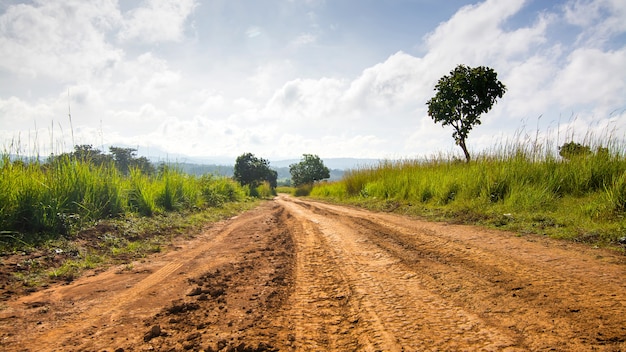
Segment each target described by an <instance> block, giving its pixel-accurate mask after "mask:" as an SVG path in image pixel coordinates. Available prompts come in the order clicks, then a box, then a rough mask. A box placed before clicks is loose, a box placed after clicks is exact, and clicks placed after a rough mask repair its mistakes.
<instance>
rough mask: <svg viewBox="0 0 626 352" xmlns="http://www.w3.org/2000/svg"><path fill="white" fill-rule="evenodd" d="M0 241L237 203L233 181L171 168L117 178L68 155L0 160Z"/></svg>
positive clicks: (238, 190) (241, 194)
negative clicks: (44, 159)
mask: <svg viewBox="0 0 626 352" xmlns="http://www.w3.org/2000/svg"><path fill="white" fill-rule="evenodd" d="M0 189H1V190H2V192H0V242H2V243H7V242H12V241H26V242H33V241H37V240H38V239H43V238H47V237H52V238H54V237H57V236H60V235H68V234H71V233H73V232H74V230H76V229H78V228H80V227H82V226H84V225H86V224H89V223H93V222H95V221H97V220H100V219H106V218H112V217H118V216H121V215H123V214H126V213H136V214H139V215H143V216H152V215H155V214H160V213H164V212H171V211H187V210H192V211H193V210H200V209H204V208H207V207H216V206H221V205H222V204H224V203H226V202H234V201H241V200H244V199H245V196H246V193H245V191H244V190H243V189H242V187H241V186H239V185H238V184H237V183H236V182H234V181H232V180H229V179H225V178H217V177H213V176H208V175H207V176H203V177H196V176H190V175H186V174H183V173H182V172H180V171H177V170H175V169H165V170H164V171H162V172H161V173H159V174H158V175H146V174H143V173H142V172H141V170H139V169H133V170H131V172H130V175H129V176H124V175H122V174H121V173H120V172H119V171H118V170H117V169H116V168H115V167H114V165H113V164H103V165H94V164H92V163H89V162H87V161H84V160H78V159H76V158H71V157H69V156H65V157H59V158H55V159H54V161H52V162H50V163H42V162H37V161H35V162H24V161H20V160H11V159H10V158H9V156H8V154H4V155H3V156H2V157H1V158H0Z"/></svg>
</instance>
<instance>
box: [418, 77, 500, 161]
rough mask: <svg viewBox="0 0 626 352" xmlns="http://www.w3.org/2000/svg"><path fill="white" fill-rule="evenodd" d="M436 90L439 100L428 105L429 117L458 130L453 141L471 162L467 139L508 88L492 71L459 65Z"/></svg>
mask: <svg viewBox="0 0 626 352" xmlns="http://www.w3.org/2000/svg"><path fill="white" fill-rule="evenodd" d="M435 90H436V91H437V93H436V94H435V96H434V97H432V98H431V99H430V100H429V101H428V102H427V103H426V105H428V115H429V116H430V117H432V119H433V120H435V122H440V123H441V124H442V125H443V126H446V125H451V126H452V127H453V128H454V132H453V133H452V138H454V141H455V142H456V144H457V145H459V146H460V147H461V149H463V153H464V154H465V160H466V161H467V162H469V161H470V154H469V152H468V151H467V144H466V139H467V136H468V134H469V132H470V131H471V130H472V128H473V127H474V125H480V115H481V114H483V113H486V112H487V111H489V110H491V107H492V106H493V104H494V103H495V102H496V99H497V98H502V96H503V95H504V92H505V91H506V87H505V86H504V84H502V82H500V81H498V74H497V73H496V72H495V71H494V70H493V69H491V68H489V67H484V66H479V67H474V68H472V67H468V66H465V65H459V66H457V67H456V68H455V69H454V70H453V71H452V72H450V75H449V76H448V75H445V76H443V77H441V78H440V79H439V82H437V85H436V86H435Z"/></svg>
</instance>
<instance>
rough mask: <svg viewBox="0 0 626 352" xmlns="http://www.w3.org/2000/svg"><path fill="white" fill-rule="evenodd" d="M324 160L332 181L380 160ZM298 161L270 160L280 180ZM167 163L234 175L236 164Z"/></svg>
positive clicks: (202, 172)
mask: <svg viewBox="0 0 626 352" xmlns="http://www.w3.org/2000/svg"><path fill="white" fill-rule="evenodd" d="M322 160H323V161H324V165H326V167H328V168H329V169H330V179H329V180H330V181H334V180H339V179H341V178H342V177H343V174H344V173H345V171H346V170H351V169H357V168H359V167H366V166H372V165H377V164H378V162H379V160H378V159H357V158H330V159H322ZM161 162H163V161H162V160H161V161H157V162H155V164H160V163H161ZM298 162H300V159H290V160H278V161H270V168H272V169H274V170H276V172H277V173H278V180H287V179H290V178H291V174H290V173H289V165H291V164H295V163H298ZM166 164H169V165H172V166H175V167H176V168H178V169H179V170H181V171H183V172H185V173H187V174H190V175H205V174H213V175H217V176H224V177H232V176H233V172H234V171H233V170H234V165H233V164H226V163H225V164H224V165H218V164H204V163H202V162H200V163H194V162H166Z"/></svg>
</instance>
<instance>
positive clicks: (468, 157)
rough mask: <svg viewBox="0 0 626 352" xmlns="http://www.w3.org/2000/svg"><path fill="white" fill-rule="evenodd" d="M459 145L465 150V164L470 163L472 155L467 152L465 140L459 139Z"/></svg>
mask: <svg viewBox="0 0 626 352" xmlns="http://www.w3.org/2000/svg"><path fill="white" fill-rule="evenodd" d="M459 145H460V146H461V149H463V153H464V154H465V162H468V163H469V162H470V155H469V152H468V151H467V146H466V145H465V138H461V139H459Z"/></svg>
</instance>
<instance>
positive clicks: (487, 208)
mask: <svg viewBox="0 0 626 352" xmlns="http://www.w3.org/2000/svg"><path fill="white" fill-rule="evenodd" d="M589 150H590V152H588V153H585V154H584V155H576V156H569V158H567V159H566V158H563V157H561V156H559V155H555V154H554V153H552V152H550V151H548V150H546V149H544V148H537V147H535V148H533V149H530V150H529V149H527V148H525V147H522V146H517V147H515V148H506V149H503V151H499V152H496V153H493V152H492V153H485V154H483V155H480V156H478V157H476V158H475V159H474V161H472V162H471V163H469V164H468V163H464V162H459V161H458V160H455V159H454V158H444V157H437V158H433V159H430V160H421V161H417V160H405V161H398V162H382V163H380V165H378V166H375V167H371V168H362V169H359V170H353V171H351V172H349V173H347V174H346V176H345V177H344V178H343V179H342V180H341V181H339V182H333V183H322V184H318V185H316V186H315V187H314V188H313V190H312V191H311V196H312V197H315V198H320V199H326V200H333V201H338V202H343V203H349V204H354V205H358V206H363V207H366V208H370V209H376V210H383V211H393V212H398V213H402V214H410V215H416V216H421V217H425V218H427V219H432V220H444V221H452V222H457V223H466V224H479V225H486V226H490V227H496V228H500V229H505V230H510V231H515V232H518V233H519V234H528V233H534V234H541V235H546V236H550V237H555V238H563V239H568V240H573V241H580V242H587V243H592V244H594V245H602V246H614V247H616V248H619V249H620V250H622V251H623V250H624V247H623V246H622V244H621V243H622V242H623V241H624V237H626V220H625V215H626V213H625V211H626V157H625V155H624V152H623V151H624V148H623V147H622V146H620V145H617V144H616V143H609V145H608V146H602V145H599V144H598V145H597V146H596V147H595V148H589Z"/></svg>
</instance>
